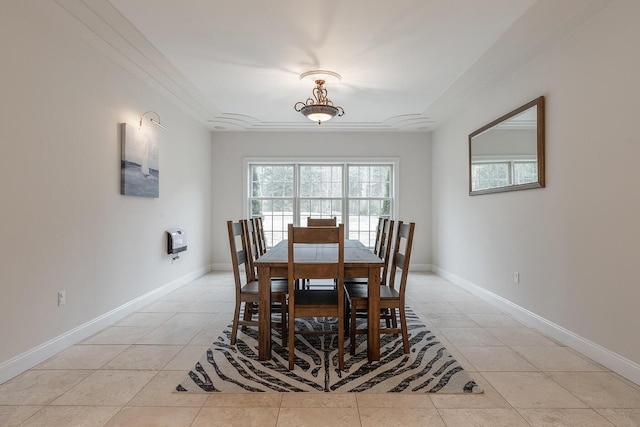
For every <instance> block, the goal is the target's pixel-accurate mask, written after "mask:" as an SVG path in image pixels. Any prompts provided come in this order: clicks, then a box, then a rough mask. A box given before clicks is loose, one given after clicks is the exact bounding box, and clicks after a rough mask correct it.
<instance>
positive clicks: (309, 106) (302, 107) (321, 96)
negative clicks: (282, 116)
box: [293, 71, 344, 125]
mask: <svg viewBox="0 0 640 427" xmlns="http://www.w3.org/2000/svg"><path fill="white" fill-rule="evenodd" d="M324 75H328V76H330V77H332V78H335V79H337V81H339V80H340V75H339V74H337V73H334V72H331V71H308V72H306V73H303V74H301V75H300V80H302V79H303V78H305V77H311V76H313V77H314V78H315V83H316V87H315V88H314V89H313V92H312V93H313V97H309V98H307V100H306V102H296V104H295V105H294V106H293V108H294V110H296V111H298V112H300V113H302V114H303V115H304V116H305V117H306V118H308V119H309V120H312V121H314V122H318V124H319V125H320V124H322V122H326V121H327V120H331V119H332V118H333V117H335V116H338V117H340V116H344V109H343V108H342V107H336V106H334V105H333V102H332V101H331V100H330V99H329V98H328V97H327V89H326V88H325V87H324V85H325V83H326V79H325V78H322V77H323V76H324Z"/></svg>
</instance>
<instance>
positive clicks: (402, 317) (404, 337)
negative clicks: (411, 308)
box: [393, 305, 409, 354]
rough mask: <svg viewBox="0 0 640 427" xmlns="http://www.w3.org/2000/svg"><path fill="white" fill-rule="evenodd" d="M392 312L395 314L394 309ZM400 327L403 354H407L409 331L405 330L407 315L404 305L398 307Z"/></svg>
mask: <svg viewBox="0 0 640 427" xmlns="http://www.w3.org/2000/svg"><path fill="white" fill-rule="evenodd" d="M393 312H394V313H395V309H394V310H393ZM394 317H395V316H394ZM400 327H401V328H402V345H403V346H404V354H407V353H409V331H408V330H407V313H406V312H405V310H404V305H401V306H400Z"/></svg>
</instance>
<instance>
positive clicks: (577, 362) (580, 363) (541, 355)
mask: <svg viewBox="0 0 640 427" xmlns="http://www.w3.org/2000/svg"><path fill="white" fill-rule="evenodd" d="M513 349H514V350H515V351H517V352H518V353H519V354H520V355H522V357H524V358H525V359H527V360H528V361H529V362H531V363H532V364H533V365H535V366H536V367H537V368H538V369H540V370H541V371H603V370H605V368H603V367H602V366H601V365H600V364H598V363H596V362H593V361H592V360H590V359H587V358H586V357H584V356H581V355H579V354H578V353H576V352H575V351H573V350H571V349H570V348H568V347H557V346H556V347H531V346H528V347H513Z"/></svg>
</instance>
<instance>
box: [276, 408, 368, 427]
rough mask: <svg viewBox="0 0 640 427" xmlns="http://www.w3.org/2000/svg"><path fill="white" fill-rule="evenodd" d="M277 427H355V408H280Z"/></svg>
mask: <svg viewBox="0 0 640 427" xmlns="http://www.w3.org/2000/svg"><path fill="white" fill-rule="evenodd" d="M277 426H278V427H300V426H305V427H327V426H331V427H356V426H360V416H359V414H358V409H357V408H331V410H327V409H326V408H280V413H279V415H278V424H277Z"/></svg>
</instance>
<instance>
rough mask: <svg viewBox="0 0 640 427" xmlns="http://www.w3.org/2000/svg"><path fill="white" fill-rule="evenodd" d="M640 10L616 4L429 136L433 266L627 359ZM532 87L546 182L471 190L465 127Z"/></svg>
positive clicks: (636, 232)
mask: <svg viewBox="0 0 640 427" xmlns="http://www.w3.org/2000/svg"><path fill="white" fill-rule="evenodd" d="M638 16H640V2H637V1H635V0H619V1H617V2H615V3H613V4H612V5H611V6H610V7H608V8H607V9H605V10H603V12H601V13H600V14H599V15H597V16H596V17H595V18H594V19H592V20H591V21H590V22H588V23H587V24H585V25H583V26H582V27H581V28H579V29H578V30H577V31H576V32H574V33H572V34H571V35H570V36H569V37H567V38H566V39H564V40H561V41H559V42H558V43H556V44H555V45H554V46H552V47H551V48H550V49H548V50H547V51H546V52H544V53H543V54H542V55H541V56H539V57H538V58H536V59H535V60H533V61H532V62H531V63H530V64H528V65H527V66H526V67H525V68H524V69H521V70H518V71H517V72H515V73H513V74H512V75H511V76H510V77H508V78H505V79H503V80H502V81H500V82H499V85H496V86H493V87H490V88H487V89H486V90H484V91H482V92H481V93H478V96H477V98H475V99H469V100H468V102H467V106H468V108H467V109H466V110H465V111H463V112H460V114H459V115H457V116H456V117H455V118H453V119H451V120H449V121H448V122H446V123H445V124H444V125H443V126H441V127H439V128H438V129H437V130H436V131H435V132H434V135H433V206H434V210H433V263H434V266H437V269H441V270H442V271H443V272H445V273H448V274H451V275H453V276H456V277H458V278H460V279H461V280H463V281H468V282H470V283H472V284H475V285H479V286H481V287H482V288H484V289H486V290H488V291H490V292H492V293H493V294H495V295H497V296H499V297H502V298H505V299H507V300H509V301H510V302H512V303H515V304H517V305H518V306H520V307H521V308H524V309H526V310H529V311H530V312H532V313H534V314H535V315H538V316H541V317H542V318H544V319H546V320H548V321H550V322H552V323H553V324H555V325H557V326H559V327H561V328H565V329H566V330H568V331H570V332H571V333H573V334H576V335H577V336H579V337H582V338H584V339H586V340H588V341H590V342H591V343H593V344H594V346H602V347H603V348H604V349H607V350H608V351H610V352H613V353H614V354H615V355H619V356H622V357H623V358H626V359H627V361H632V362H635V363H636V364H637V363H640V340H638V331H637V328H638V325H640V310H638V302H639V301H640V286H639V283H640V280H639V279H638V260H639V259H640V250H638V243H639V242H640V227H639V226H638V218H640V190H639V189H638V184H639V182H640V181H639V180H638V173H637V170H638V159H639V158H640V140H639V138H638V130H637V126H636V123H637V121H638V117H640V104H639V103H638V99H640V85H638V75H639V71H640V55H638V40H640V27H639V26H638V24H637V18H638ZM540 95H544V96H545V97H546V125H547V128H546V168H547V169H546V170H547V173H546V183H547V187H546V188H544V189H536V190H528V191H519V192H511V193H501V194H491V195H482V196H474V197H470V196H468V186H467V183H468V171H467V167H468V164H467V163H468V153H467V137H468V134H469V133H471V132H473V131H474V130H475V129H478V128H480V127H481V126H483V125H484V124H486V123H488V122H490V121H492V120H494V119H495V118H497V117H500V116H501V115H503V114H505V113H507V112H509V111H511V110H512V109H515V108H516V107H519V106H520V105H522V104H525V103H526V102H528V101H531V100H533V99H534V98H536V97H537V96H540ZM514 271H519V272H520V277H521V283H520V284H518V285H516V284H514V281H513V272H514ZM632 364H633V363H632ZM636 366H638V365H636ZM637 378H640V377H637ZM636 380H637V379H636Z"/></svg>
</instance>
